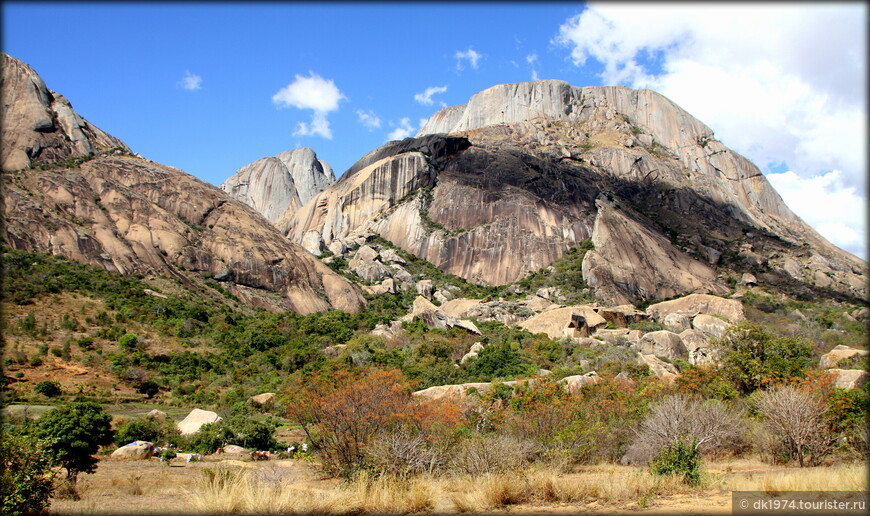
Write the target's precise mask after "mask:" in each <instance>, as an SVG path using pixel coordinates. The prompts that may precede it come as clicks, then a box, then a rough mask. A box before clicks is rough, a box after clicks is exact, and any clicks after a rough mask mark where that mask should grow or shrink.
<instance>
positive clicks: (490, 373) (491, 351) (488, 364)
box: [468, 342, 536, 380]
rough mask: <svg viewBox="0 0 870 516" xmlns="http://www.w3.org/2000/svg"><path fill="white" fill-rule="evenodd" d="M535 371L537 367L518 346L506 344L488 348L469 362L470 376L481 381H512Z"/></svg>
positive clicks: (493, 345) (491, 345)
mask: <svg viewBox="0 0 870 516" xmlns="http://www.w3.org/2000/svg"><path fill="white" fill-rule="evenodd" d="M535 370H536V368H535V366H534V365H532V364H531V363H529V362H528V360H526V359H525V358H524V356H523V354H522V353H521V351H520V350H519V346H518V345H517V344H513V343H508V342H504V343H501V344H490V345H489V346H486V347H485V348H483V349H482V350H481V351H480V352H479V353H478V355H477V357H474V358H472V359H471V360H469V365H468V376H469V377H471V378H476V379H479V380H489V379H492V378H504V379H511V378H516V377H518V376H529V375H531V374H533V373H534V372H535Z"/></svg>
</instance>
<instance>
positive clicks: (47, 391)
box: [33, 380, 63, 398]
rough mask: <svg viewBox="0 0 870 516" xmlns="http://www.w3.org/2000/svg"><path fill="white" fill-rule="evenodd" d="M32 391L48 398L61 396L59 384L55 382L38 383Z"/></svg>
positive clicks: (61, 391)
mask: <svg viewBox="0 0 870 516" xmlns="http://www.w3.org/2000/svg"><path fill="white" fill-rule="evenodd" d="M33 391H34V392H36V393H38V394H42V395H43V396H47V397H49V398H53V397H55V396H60V395H61V394H63V389H61V388H60V382H58V381H57V380H45V381H42V382H39V383H38V384H36V386H35V387H34V388H33Z"/></svg>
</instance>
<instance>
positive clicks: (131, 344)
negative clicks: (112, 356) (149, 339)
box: [118, 333, 139, 351]
mask: <svg viewBox="0 0 870 516" xmlns="http://www.w3.org/2000/svg"><path fill="white" fill-rule="evenodd" d="M138 342H139V337H137V336H136V335H134V334H132V333H125V334H124V335H122V336H121V338H120V339H118V347H119V348H121V349H125V350H127V351H136V344H138Z"/></svg>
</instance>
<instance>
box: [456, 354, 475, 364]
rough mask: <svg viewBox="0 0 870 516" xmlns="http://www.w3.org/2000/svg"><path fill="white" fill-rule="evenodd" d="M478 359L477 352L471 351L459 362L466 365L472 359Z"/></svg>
mask: <svg viewBox="0 0 870 516" xmlns="http://www.w3.org/2000/svg"><path fill="white" fill-rule="evenodd" d="M476 357H477V353H476V352H474V351H469V352H468V353H466V354H464V355H462V359H461V360H460V361H459V363H460V364H464V363H466V362H468V361H469V360H470V359H472V358H476Z"/></svg>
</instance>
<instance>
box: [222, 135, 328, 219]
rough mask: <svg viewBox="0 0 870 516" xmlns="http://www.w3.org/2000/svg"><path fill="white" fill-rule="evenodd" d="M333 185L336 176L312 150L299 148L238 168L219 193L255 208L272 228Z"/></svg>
mask: <svg viewBox="0 0 870 516" xmlns="http://www.w3.org/2000/svg"><path fill="white" fill-rule="evenodd" d="M334 182H335V175H334V173H333V172H332V167H330V166H329V165H328V164H327V163H326V162H325V161H321V160H319V159H317V155H316V154H315V153H314V151H313V150H311V149H307V148H302V149H295V150H291V151H287V152H282V153H280V154H278V155H277V156H274V157H267V158H262V159H258V160H257V161H255V162H253V163H249V164H247V165H245V166H244V167H242V168H240V169H239V170H237V171H236V173H235V174H233V175H232V176H231V177H230V178H229V179H227V180H226V181H224V182H223V184H221V186H220V187H221V190H223V191H225V192H227V193H228V194H229V195H230V196H231V197H232V198H234V199H238V200H239V201H242V202H243V203H245V204H247V205H248V206H250V207H251V208H254V209H255V210H257V211H258V212H260V214H261V215H263V216H264V217H266V220H268V221H269V222H271V223H272V224H278V223H279V222H280V220H281V217H282V216H285V214H291V213H293V212H294V211H295V210H297V209H299V207H300V206H302V205H303V204H305V203H306V202H308V201H310V200H311V198H312V197H314V196H315V195H316V194H318V193H320V192H322V191H323V190H324V189H326V187H327V186H329V185H331V184H332V183H334Z"/></svg>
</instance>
